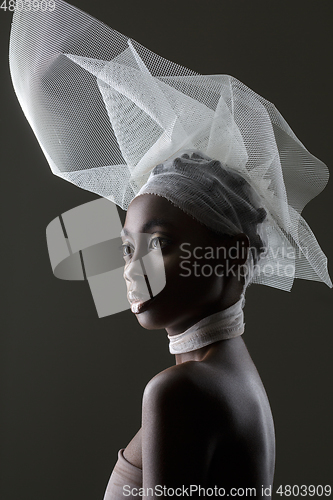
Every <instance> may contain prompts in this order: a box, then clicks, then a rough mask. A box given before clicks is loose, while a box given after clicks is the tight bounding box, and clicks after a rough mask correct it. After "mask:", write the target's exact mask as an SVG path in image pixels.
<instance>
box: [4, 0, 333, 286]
mask: <svg viewBox="0 0 333 500" xmlns="http://www.w3.org/2000/svg"><path fill="white" fill-rule="evenodd" d="M10 71H11V76H12V80H13V85H14V88H15V91H16V94H17V97H18V99H19V102H20V104H21V106H22V109H23V111H24V113H25V116H26V118H27V119H28V121H29V123H30V125H31V127H32V129H33V131H34V133H35V135H36V137H37V139H38V141H39V144H40V146H41V148H42V150H43V152H44V154H45V156H46V158H47V161H48V163H49V165H50V167H51V170H52V172H53V173H54V174H56V175H58V176H59V177H62V178H63V179H65V180H67V181H70V182H72V183H73V184H75V185H77V186H79V187H81V188H83V189H87V190H89V191H92V192H94V193H97V194H98V195H100V196H102V197H104V198H107V199H108V200H111V201H112V202H114V203H116V204H117V205H119V206H120V207H121V208H123V209H125V210H126V209H127V208H128V206H129V204H130V202H131V201H132V200H133V198H134V197H135V196H136V195H138V194H144V193H148V192H150V193H154V192H155V194H160V195H162V196H165V197H166V198H168V199H170V200H171V199H172V201H173V202H174V203H175V204H177V205H178V206H179V207H180V208H182V209H183V210H184V211H186V212H187V213H189V214H191V215H193V216H194V217H195V218H197V219H198V220H200V221H201V222H203V223H205V224H206V225H207V226H208V227H210V228H211V229H213V230H214V231H217V232H221V233H228V234H237V232H243V231H244V227H245V229H246V227H248V226H249V224H252V227H254V228H256V233H255V235H254V236H256V235H259V236H260V238H261V239H262V241H263V242H264V243H265V246H266V247H267V249H268V251H267V252H266V253H265V254H264V255H263V256H262V257H261V262H262V265H261V266H260V267H258V269H256V271H255V272H254V273H253V275H252V277H251V281H252V282H254V283H262V284H266V285H269V286H273V287H276V288H281V289H284V290H290V288H291V286H292V284H293V280H294V278H303V279H309V280H316V281H323V282H324V283H326V284H327V285H328V286H330V287H332V283H331V280H330V277H329V275H328V271H327V259H326V257H325V255H324V253H323V252H322V250H321V249H320V246H319V245H318V243H317V240H316V238H315V236H314V234H313V233H312V231H311V229H310V228H309V226H308V224H307V223H306V221H305V220H304V218H303V217H302V216H301V212H302V210H303V208H304V206H305V205H306V204H307V203H308V202H309V201H310V200H311V199H312V198H314V197H315V196H316V195H317V194H318V193H320V192H321V191H322V190H323V188H324V187H325V185H326V183H327V181H328V175H329V174H328V169H327V167H326V166H325V165H324V164H323V163H322V162H321V161H320V160H318V159H317V158H315V157H314V156H313V155H311V154H310V153H309V152H308V151H307V150H306V149H305V147H304V146H303V144H302V143H301V142H300V141H299V140H298V139H297V137H296V136H295V134H294V133H293V131H292V130H291V128H290V127H289V125H288V124H287V123H286V121H285V120H284V119H283V117H282V116H281V114H280V113H279V112H278V111H277V109H276V108H275V107H274V105H272V104H271V103H270V102H268V101H266V100H265V99H263V98H262V97H260V96H259V95H257V94H256V93H255V92H253V91H252V90H250V89H249V88H248V87H246V86H245V85H244V84H242V83H241V82H239V81H238V80H237V79H235V78H233V77H231V76H227V75H199V74H197V73H194V72H193V71H190V70H188V69H186V68H183V67H181V66H178V65H177V64H175V63H173V62H170V61H167V60H165V59H163V58H162V57H160V56H158V55H157V54H155V53H153V52H151V51H150V50H148V49H146V48H145V47H143V46H141V45H140V44H138V43H137V42H135V41H134V40H130V39H128V38H127V37H126V36H124V35H122V34H120V33H118V32H117V31H115V30H113V29H111V28H109V27H108V26H106V25H105V24H103V23H102V22H100V21H98V20H96V19H94V18H93V17H91V16H90V15H88V14H86V13H84V12H82V11H81V10H79V9H77V8H76V7H73V6H71V5H69V4H67V3H66V2H64V1H62V0H55V8H54V9H53V10H52V11H50V9H46V10H45V11H42V10H40V9H39V10H37V11H36V12H33V11H30V12H29V11H25V10H21V11H20V10H19V9H18V10H16V11H15V13H14V17H13V24H12V31H11V39H10ZM177 158H178V160H177ZM179 158H181V160H179ZM176 160H177V161H176ZM185 160H186V161H185ZM161 165H164V167H163V168H161V167H160V166H161ZM177 165H178V167H177ZM179 165H183V167H184V168H183V169H181V168H179ZM157 166H159V167H157ZM154 167H156V168H155V169H154ZM176 167H177V168H178V170H177V168H176ZM162 174H163V175H162ZM166 174H167V175H166ZM175 176H176V177H177V176H178V179H179V178H180V177H181V179H182V180H181V183H180V184H179V185H178V187H179V186H180V185H181V186H182V189H178V190H177V189H173V187H175V186H176V184H177V182H176V184H175V178H176V177H175ZM237 176H238V177H237ZM162 177H163V180H162V181H159V179H162ZM230 179H234V182H230ZM235 179H236V181H235ZM237 179H238V180H239V179H243V180H244V182H243V181H242V180H241V181H240V182H238V181H237ZM185 181H186V182H185ZM190 181H193V182H194V184H193V182H190ZM190 184H191V186H190ZM195 186H197V190H196V189H195ZM244 186H245V187H246V188H245V191H246V190H247V192H248V197H246V196H245V197H244V192H245V191H244ZM247 186H250V187H249V188H248V187H247ZM183 188H184V189H183ZM193 189H194V191H193ZM250 191H251V193H250ZM168 193H169V195H168ZM198 193H199V195H198ZM200 193H201V194H202V196H201V194H200ZM210 195H211V196H210ZM209 199H211V200H213V202H214V207H215V208H214V209H213V212H214V214H215V216H214V217H212V216H211V215H212V206H213V205H212V203H213V202H212V203H209ZM219 200H221V204H220V205H219ZM226 207H229V211H228V210H226ZM246 207H247V208H246ZM231 212H232V213H233V215H231ZM245 232H246V231H245ZM286 252H288V254H286ZM291 263H292V266H290V265H291ZM265 266H268V267H266V268H265ZM288 266H289V267H288ZM267 270H268V272H267Z"/></svg>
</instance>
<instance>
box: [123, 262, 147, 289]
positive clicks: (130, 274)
mask: <svg viewBox="0 0 333 500" xmlns="http://www.w3.org/2000/svg"><path fill="white" fill-rule="evenodd" d="M124 278H125V280H126V281H127V282H130V283H132V282H134V281H140V280H143V281H145V280H144V272H143V269H142V265H141V259H139V258H137V259H131V261H130V262H128V263H127V264H125V268H124Z"/></svg>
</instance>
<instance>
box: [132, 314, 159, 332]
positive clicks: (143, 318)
mask: <svg viewBox="0 0 333 500" xmlns="http://www.w3.org/2000/svg"><path fill="white" fill-rule="evenodd" d="M135 316H136V319H137V320H138V322H139V324H140V325H141V326H142V328H145V330H163V329H164V328H165V325H164V323H163V322H162V321H161V318H156V317H154V315H152V314H149V312H148V311H145V312H142V313H139V314H136V315H135Z"/></svg>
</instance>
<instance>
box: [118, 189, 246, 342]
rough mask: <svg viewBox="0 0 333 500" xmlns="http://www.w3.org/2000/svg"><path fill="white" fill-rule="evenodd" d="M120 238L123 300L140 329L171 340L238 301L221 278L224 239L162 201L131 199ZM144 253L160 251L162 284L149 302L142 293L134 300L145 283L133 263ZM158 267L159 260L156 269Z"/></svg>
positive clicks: (237, 292) (147, 197)
mask: <svg viewBox="0 0 333 500" xmlns="http://www.w3.org/2000/svg"><path fill="white" fill-rule="evenodd" d="M142 233H145V234H144V235H143V234H142ZM143 236H144V238H143ZM122 239H123V255H124V259H125V269H124V278H125V281H126V285H127V292H128V298H129V300H130V302H131V303H132V311H133V312H134V313H135V314H136V316H137V319H138V321H139V323H140V324H141V325H142V326H143V327H144V328H147V329H149V330H151V329H159V328H165V329H166V330H167V332H168V333H169V334H170V335H173V334H177V333H180V332H182V331H184V330H186V329H187V328H189V327H190V326H191V325H193V324H194V323H196V322H197V321H199V320H200V319H202V318H203V317H205V316H208V315H209V314H213V313H214V312H217V311H220V310H221V309H223V308H225V307H228V306H229V305H232V304H233V303H235V302H236V301H237V300H238V298H239V296H240V293H241V289H239V287H237V286H236V287H235V286H234V285H235V282H233V283H234V285H233V286H232V287H230V286H229V285H230V283H229V282H230V280H226V279H225V278H224V277H223V274H224V273H223V266H224V265H225V264H226V262H225V248H226V246H225V241H223V238H222V237H221V239H217V238H216V237H214V235H213V234H212V233H211V232H210V231H209V230H208V229H207V227H206V226H204V225H202V224H200V223H199V222H198V221H196V220H195V219H193V218H192V217H190V216H189V215H187V214H185V213H184V212H183V211H182V210H180V209H179V208H178V207H175V206H174V205H173V204H172V203H170V202H169V201H168V200H166V199H165V198H163V197H161V196H156V195H151V194H145V195H142V196H139V197H137V198H135V199H134V200H133V201H132V203H131V204H130V206H129V208H128V211H127V216H126V221H125V225H124V228H123V231H122ZM143 246H144V247H145V248H142V247H143ZM159 247H160V249H161V250H159ZM218 249H219V250H218ZM148 252H158V253H159V255H160V252H162V256H163V263H164V269H165V279H166V284H165V287H164V288H163V290H162V291H160V292H159V293H157V295H155V296H154V297H153V298H152V299H149V295H147V294H146V295H144V296H143V297H141V300H140V297H139V300H138V294H139V293H140V291H142V290H143V286H142V285H143V284H145V283H146V282H147V277H146V278H145V273H144V272H143V271H142V266H141V265H138V264H139V262H140V261H139V260H138V258H139V257H140V256H141V257H142V255H144V254H147V253H148ZM156 255H157V253H156ZM152 257H154V255H153V254H152ZM163 263H162V262H161V260H160V261H159V266H161V265H163ZM148 279H149V273H148ZM236 281H237V280H236ZM237 283H238V285H239V282H238V281H237ZM227 285H228V286H227ZM146 290H147V287H146Z"/></svg>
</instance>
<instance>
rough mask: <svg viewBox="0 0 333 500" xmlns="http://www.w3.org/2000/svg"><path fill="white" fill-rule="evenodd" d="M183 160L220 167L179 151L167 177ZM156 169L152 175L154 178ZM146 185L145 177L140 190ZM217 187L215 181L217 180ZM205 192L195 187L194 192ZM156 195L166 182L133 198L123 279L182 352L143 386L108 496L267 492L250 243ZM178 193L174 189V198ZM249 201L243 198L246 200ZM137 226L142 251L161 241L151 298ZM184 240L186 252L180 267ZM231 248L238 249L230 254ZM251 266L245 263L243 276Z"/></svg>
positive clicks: (268, 428)
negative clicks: (136, 425) (247, 310)
mask: <svg viewBox="0 0 333 500" xmlns="http://www.w3.org/2000/svg"><path fill="white" fill-rule="evenodd" d="M180 166H182V167H183V172H182V174H184V170H185V169H186V168H188V169H189V167H192V169H191V172H192V173H193V167H194V168H195V167H196V166H197V167H199V166H200V168H201V169H204V170H205V173H206V181H207V178H209V176H211V175H212V171H211V167H212V166H213V167H215V170H216V167H217V168H221V165H217V162H215V163H214V162H212V161H210V160H209V159H207V157H206V159H205V158H203V155H198V154H197V153H194V154H193V155H192V156H191V158H189V155H188V154H184V155H182V157H181V158H176V160H174V161H173V162H172V163H171V164H170V162H169V178H170V177H171V176H172V172H170V170H173V168H174V169H175V172H174V173H177V172H176V169H177V167H178V169H179V167H180ZM161 167H162V168H163V166H161ZM157 169H158V167H157V168H155V169H154V170H153V172H152V177H151V179H152V182H154V172H157V171H158V170H157ZM165 170H166V168H164V175H165ZM221 171H222V168H221ZM178 172H179V170H178ZM189 172H190V170H189ZM225 173H226V170H225V169H224V174H225ZM155 175H156V176H157V177H158V176H159V174H158V173H156V174H155ZM160 175H161V172H160ZM162 175H163V174H162ZM184 177H185V176H184ZM169 180H170V179H169ZM232 182H235V179H234V178H233V179H232ZM229 184H230V183H229ZM149 185H150V184H149V181H148V183H147V185H146V186H145V187H144V188H143V191H144V190H145V189H147V187H148V186H149ZM246 187H248V185H247V184H246ZM221 188H222V183H221V185H220V186H217V187H216V189H217V190H220V191H221ZM154 189H155V190H157V189H156V186H155V188H154ZM205 189H206V186H202V185H200V184H198V186H197V190H198V195H200V192H201V191H202V190H205ZM161 192H163V189H160V190H159V194H160V196H156V195H153V194H145V193H144V194H141V195H139V196H137V197H136V198H135V199H134V200H133V201H132V203H131V204H130V207H129V209H128V212H127V216H126V222H125V225H124V229H123V240H124V242H123V250H124V258H125V271H124V277H125V280H126V284H127V289H128V297H129V300H130V302H131V304H132V311H133V312H134V313H135V314H136V316H137V319H138V321H139V323H140V324H141V325H142V326H143V327H144V328H147V329H160V328H165V329H166V331H167V333H168V335H169V338H170V345H171V347H173V349H175V351H174V352H178V353H179V354H176V365H175V366H173V367H170V368H168V369H166V370H164V371H162V372H161V373H159V374H158V375H156V376H155V377H154V378H153V379H152V380H151V381H150V382H149V383H148V385H147V386H146V389H145V392H144V396H143V406H142V427H141V429H140V430H139V432H138V433H137V434H136V436H135V437H134V438H133V439H132V441H131V442H130V443H129V444H128V446H127V447H126V448H125V450H124V451H123V450H120V452H119V460H118V463H117V464H116V467H115V469H114V472H113V474H112V476H111V478H110V482H109V485H108V488H107V491H106V494H105V499H116V498H122V495H123V494H124V492H126V493H130V492H131V493H132V494H133V496H130V497H129V498H135V495H136V494H137V493H139V492H141V494H142V495H143V497H145V496H147V497H149V498H157V497H158V493H159V491H162V486H164V487H165V488H166V489H168V491H169V492H173V491H174V492H175V493H174V494H177V493H179V494H180V495H181V494H182V495H183V496H185V492H186V491H191V493H192V495H193V497H194V498H196V497H197V496H198V495H199V491H200V488H201V497H202V496H205V495H207V497H208V496H211V495H212V493H213V497H214V498H218V497H219V496H223V495H224V494H225V495H229V494H233V495H235V496H237V491H238V490H239V493H240V495H241V494H242V493H241V492H242V491H245V490H246V489H247V488H248V491H249V492H250V491H251V492H252V493H251V495H252V496H254V497H255V498H262V497H265V498H266V497H270V493H269V492H270V489H269V488H270V486H271V485H272V482H273V473H274V458H275V445H274V426H273V419H272V415H271V411H270V406H269V402H268V399H267V396H266V393H265V389H264V387H263V385H262V382H261V380H260V377H259V375H258V372H257V371H256V368H255V366H254V364H253V362H252V360H251V357H250V355H249V353H248V351H247V349H246V346H245V344H244V342H243V340H242V338H241V337H240V335H241V333H243V331H244V324H243V314H242V306H243V302H244V291H245V277H244V274H245V273H244V269H246V268H245V264H246V263H248V264H249V263H250V262H251V258H247V252H244V249H247V250H249V248H248V247H249V245H250V239H249V237H248V236H247V235H245V234H244V233H243V234H242V233H240V234H238V235H236V236H234V237H231V236H230V235H223V234H222V233H220V234H218V233H214V232H213V231H212V230H211V229H209V228H208V227H207V226H205V225H203V224H202V223H200V222H199V220H198V219H195V218H193V217H191V216H190V215H188V214H187V213H185V212H184V211H182V210H180V209H179V208H178V207H177V206H175V205H174V204H172V203H171V202H170V201H168V200H167V199H166V198H164V197H162V196H161ZM244 192H245V190H244ZM220 194H221V193H220ZM176 198H177V194H175V193H174V194H173V201H174V202H176V201H177V199H176ZM247 203H248V201H247V200H246V199H245V195H244V205H245V204H247ZM254 211H257V213H259V214H260V219H259V220H262V211H261V210H260V208H259V207H257V209H256V208H255V207H254V206H252V215H253V212H254ZM197 216H198V217H200V214H197ZM252 220H254V219H253V218H252ZM148 227H149V228H150V229H149V230H147V228H148ZM251 229H252V231H251ZM251 229H250V230H249V233H250V235H249V236H250V237H251V240H253V241H255V238H254V236H255V234H256V232H257V231H256V229H257V223H255V222H252V228H251ZM142 232H146V233H147V236H148V235H149V238H147V240H144V242H145V243H147V247H148V250H149V249H150V251H152V252H153V251H154V248H155V247H156V245H158V244H159V245H160V248H161V249H162V254H163V260H164V266H165V274H166V286H165V288H164V289H163V290H162V291H161V292H160V293H159V294H157V295H156V296H154V298H152V299H149V296H147V295H144V294H142V293H140V292H138V290H142V289H143V288H144V287H145V276H144V275H143V272H142V271H141V273H140V267H139V266H138V265H137V264H138V258H139V257H138V256H139V255H140V252H144V249H142V248H140V246H141V245H142V238H141V239H140V236H141V234H140V233H142ZM185 245H186V249H188V248H191V250H192V252H191V257H190V259H189V260H187V261H186V262H187V272H185V273H184V269H182V262H184V260H183V259H184V254H185V252H184V251H183V250H182V248H183V249H184V248H185ZM237 248H238V250H239V251H238V255H237V252H236V253H235V251H234V252H231V251H230V250H231V249H234V250H235V249H237ZM251 248H252V251H254V253H255V252H257V253H258V254H259V253H260V251H261V248H260V247H258V248H256V247H251ZM222 250H223V251H222ZM241 250H242V251H241ZM198 251H199V252H200V254H201V255H199V254H198ZM250 251H251V250H250ZM146 252H147V249H146ZM187 252H188V250H187ZM244 254H245V255H244ZM195 255H197V258H196V257H195ZM186 256H187V257H188V253H187V254H186ZM251 257H252V256H251ZM241 266H242V267H241ZM189 269H191V270H192V272H190V273H189V272H188V270H189ZM194 269H195V272H194ZM250 272H251V271H250V269H247V270H246V273H247V275H246V280H247V282H248V280H249V275H248V273H250ZM147 298H148V300H147ZM204 318H205V319H204ZM202 320H204V322H205V327H204V326H202V327H201V330H198V329H197V328H198V327H199V326H200V324H201V323H202ZM207 320H208V328H209V327H210V330H208V329H207ZM214 322H215V324H214ZM216 322H217V323H216ZM194 325H196V327H195V328H193V326H194ZM190 330H192V332H191V331H190ZM185 331H187V333H185V334H184V333H182V332H185ZM179 336H181V339H180V337H179ZM184 336H185V337H186V338H184ZM221 339H222V340H221ZM174 340H176V342H174ZM133 466H135V467H133ZM140 469H142V471H143V473H142V484H140V482H141V478H140V476H141V473H140ZM141 486H142V489H140V488H141ZM266 488H268V489H266ZM165 491H166V490H165ZM264 491H265V493H264ZM169 494H170V496H171V493H169ZM155 495H156V496H155Z"/></svg>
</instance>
